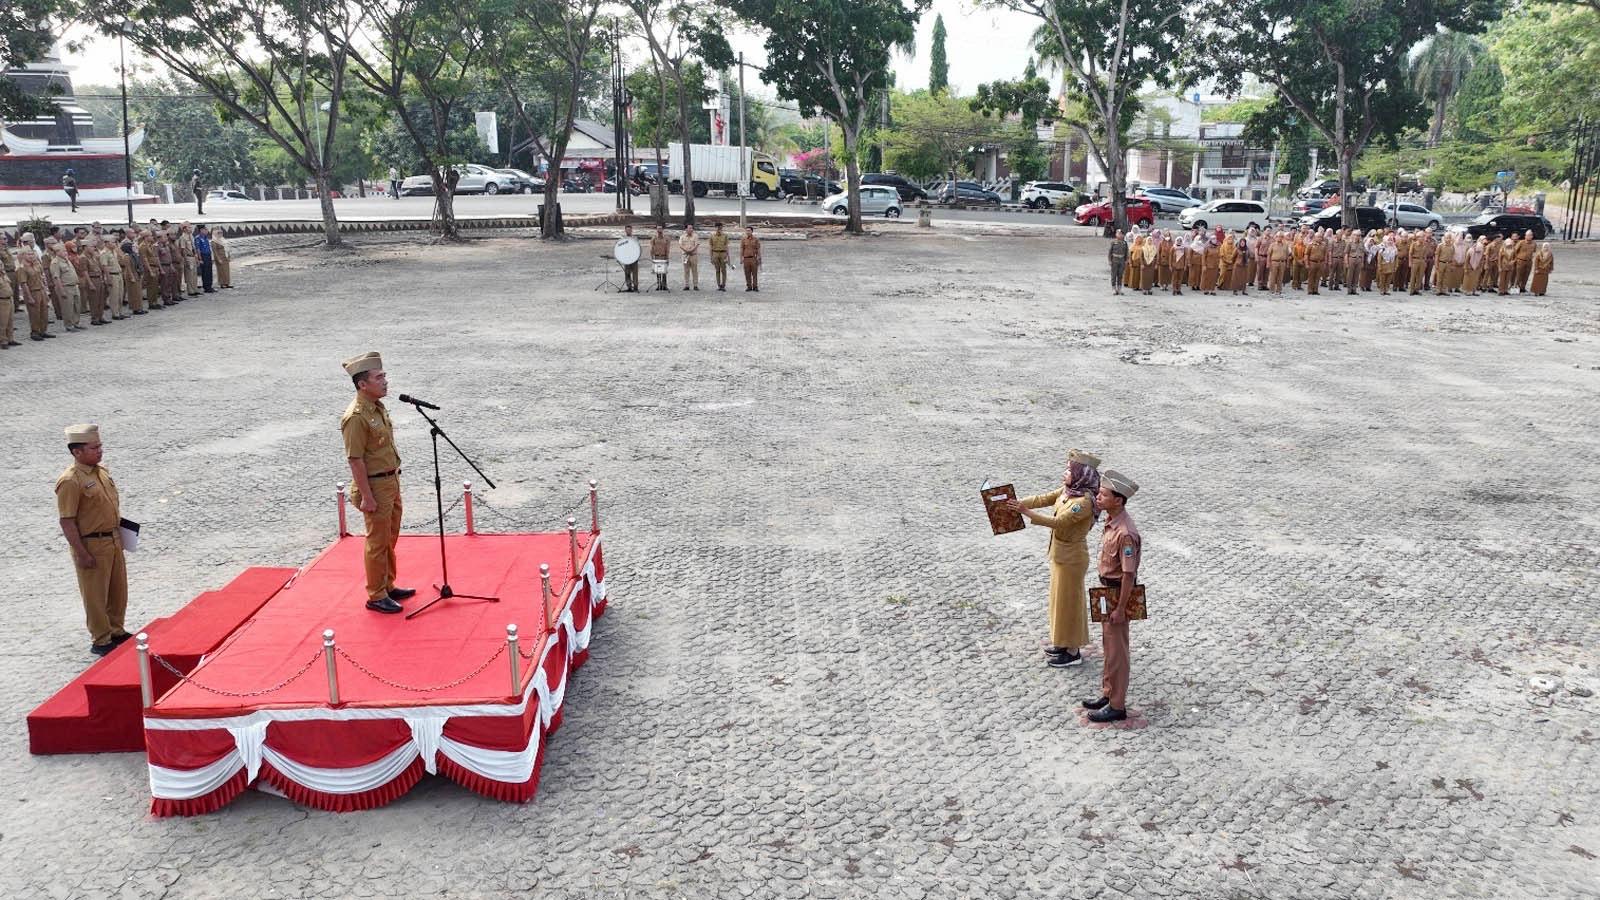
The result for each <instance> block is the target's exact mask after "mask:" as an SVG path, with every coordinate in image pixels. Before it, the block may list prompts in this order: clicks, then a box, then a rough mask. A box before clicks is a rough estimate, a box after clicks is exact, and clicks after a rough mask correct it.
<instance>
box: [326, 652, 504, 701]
mask: <svg viewBox="0 0 1600 900" xmlns="http://www.w3.org/2000/svg"><path fill="white" fill-rule="evenodd" d="M334 649H335V651H336V652H338V654H339V655H340V656H342V657H344V661H345V662H347V663H349V664H350V665H352V666H355V668H356V671H358V672H361V673H362V674H364V675H366V676H367V677H368V678H371V679H372V680H373V681H377V682H381V683H383V684H386V685H388V686H389V687H392V688H395V689H397V690H402V691H409V692H410V693H413V694H432V693H436V692H438V691H445V690H449V689H450V688H453V687H459V686H460V685H463V684H466V683H467V682H469V681H471V680H472V679H474V678H477V677H478V676H479V675H482V674H483V670H484V669H487V668H489V666H490V665H491V664H493V663H494V661H495V660H497V659H499V658H500V657H501V655H503V654H504V653H505V652H506V645H505V644H501V645H500V647H499V649H497V650H495V651H494V655H492V656H490V657H489V658H488V659H486V660H484V661H483V665H481V666H479V667H477V668H476V669H473V670H472V671H471V672H468V673H467V674H465V675H463V676H461V677H460V678H457V679H456V680H455V681H452V682H450V683H449V684H441V685H437V686H435V687H416V686H415V685H410V684H401V683H400V682H398V681H395V680H393V679H390V678H385V677H384V676H382V675H379V674H378V673H377V672H374V671H372V670H371V669H369V668H367V667H366V666H363V665H362V664H361V663H359V662H356V658H355V657H353V656H351V655H350V654H349V653H346V652H345V649H344V648H343V647H336V648H334Z"/></svg>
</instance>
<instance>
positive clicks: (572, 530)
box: [567, 516, 578, 578]
mask: <svg viewBox="0 0 1600 900" xmlns="http://www.w3.org/2000/svg"><path fill="white" fill-rule="evenodd" d="M567 542H568V543H569V544H570V545H571V547H572V575H573V577H574V578H576V577H577V575H578V520H577V519H574V518H573V517H571V516H567Z"/></svg>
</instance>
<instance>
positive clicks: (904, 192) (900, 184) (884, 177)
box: [861, 172, 928, 202]
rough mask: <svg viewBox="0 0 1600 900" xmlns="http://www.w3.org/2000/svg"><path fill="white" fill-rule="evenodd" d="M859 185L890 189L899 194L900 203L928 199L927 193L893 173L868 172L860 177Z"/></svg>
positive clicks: (903, 177)
mask: <svg viewBox="0 0 1600 900" xmlns="http://www.w3.org/2000/svg"><path fill="white" fill-rule="evenodd" d="M861 183H862V184H879V185H884V186H887V187H892V188H894V189H895V190H896V191H898V192H899V194H900V200H901V202H906V201H910V200H926V199H928V192H927V191H925V190H923V189H922V188H921V187H918V186H917V185H916V184H914V183H912V181H911V180H910V179H908V178H906V177H905V176H904V175H895V174H893V173H884V172H868V173H867V174H865V175H863V176H861Z"/></svg>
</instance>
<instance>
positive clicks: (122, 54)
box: [117, 21, 133, 228]
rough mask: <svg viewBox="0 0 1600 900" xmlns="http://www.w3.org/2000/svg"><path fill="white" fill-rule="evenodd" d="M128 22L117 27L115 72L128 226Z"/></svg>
mask: <svg viewBox="0 0 1600 900" xmlns="http://www.w3.org/2000/svg"><path fill="white" fill-rule="evenodd" d="M127 32H128V23H127V22H126V21H124V22H123V23H122V26H121V27H120V28H118V29H117V64H118V65H117V74H118V75H119V76H120V77H121V79H122V190H123V198H124V199H125V200H126V201H127V203H128V227H129V228H132V227H133V150H132V144H131V141H130V140H129V138H128V54H127V50H126V47H125V45H126V41H125V39H124V37H125V35H126V34H127Z"/></svg>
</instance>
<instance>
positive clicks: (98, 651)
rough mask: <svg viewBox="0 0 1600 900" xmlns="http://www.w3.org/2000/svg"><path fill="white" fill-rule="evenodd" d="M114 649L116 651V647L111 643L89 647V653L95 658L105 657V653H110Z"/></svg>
mask: <svg viewBox="0 0 1600 900" xmlns="http://www.w3.org/2000/svg"><path fill="white" fill-rule="evenodd" d="M115 649H117V645H116V644H112V643H105V644H90V645H89V652H90V653H93V654H94V655H95V656H105V655H106V654H107V653H110V652H111V651H113V650H115Z"/></svg>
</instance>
